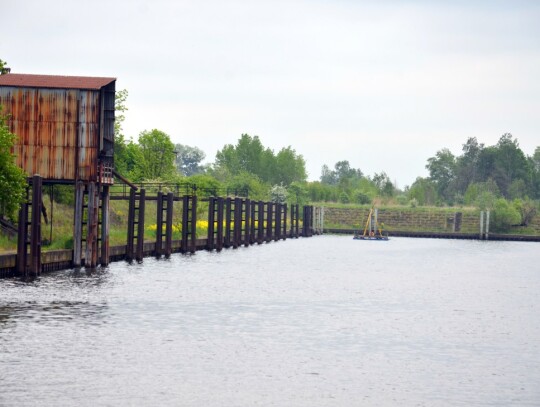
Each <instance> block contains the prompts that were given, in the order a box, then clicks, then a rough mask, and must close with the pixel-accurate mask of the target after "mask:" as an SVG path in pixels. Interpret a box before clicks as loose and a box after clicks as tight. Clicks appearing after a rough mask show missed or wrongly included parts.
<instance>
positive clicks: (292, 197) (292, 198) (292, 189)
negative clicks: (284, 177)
mask: <svg viewBox="0 0 540 407" xmlns="http://www.w3.org/2000/svg"><path fill="white" fill-rule="evenodd" d="M309 185H311V183H309V184H307V183H305V182H293V183H292V184H291V185H289V188H288V202H289V203H290V204H298V205H300V206H304V205H307V204H308V203H309V202H310V199H309V198H310V193H309V190H308V189H309Z"/></svg>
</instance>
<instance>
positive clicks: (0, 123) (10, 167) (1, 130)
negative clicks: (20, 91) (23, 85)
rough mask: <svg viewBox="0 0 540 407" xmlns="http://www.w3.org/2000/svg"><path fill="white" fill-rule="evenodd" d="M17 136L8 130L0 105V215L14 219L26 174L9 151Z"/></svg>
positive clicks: (24, 185) (23, 190)
mask: <svg viewBox="0 0 540 407" xmlns="http://www.w3.org/2000/svg"><path fill="white" fill-rule="evenodd" d="M16 139H17V136H16V135H15V134H13V133H11V132H10V131H9V127H8V125H7V118H6V116H4V115H2V109H1V106H0V215H1V216H3V217H4V216H6V217H8V218H10V219H11V220H15V217H16V213H17V210H18V209H19V205H20V203H21V202H22V201H23V198H24V193H25V188H26V174H25V173H24V171H23V170H22V169H20V168H19V167H17V165H15V162H14V158H15V156H14V155H13V153H12V152H11V149H12V147H13V145H14V144H15V140H16Z"/></svg>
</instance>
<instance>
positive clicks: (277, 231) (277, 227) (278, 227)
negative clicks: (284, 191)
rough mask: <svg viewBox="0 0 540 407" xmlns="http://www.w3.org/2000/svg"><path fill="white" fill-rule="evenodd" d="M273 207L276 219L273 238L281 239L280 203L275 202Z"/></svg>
mask: <svg viewBox="0 0 540 407" xmlns="http://www.w3.org/2000/svg"><path fill="white" fill-rule="evenodd" d="M274 207H275V208H276V221H275V224H274V240H276V241H277V240H279V239H281V204H280V203H275V204H274Z"/></svg>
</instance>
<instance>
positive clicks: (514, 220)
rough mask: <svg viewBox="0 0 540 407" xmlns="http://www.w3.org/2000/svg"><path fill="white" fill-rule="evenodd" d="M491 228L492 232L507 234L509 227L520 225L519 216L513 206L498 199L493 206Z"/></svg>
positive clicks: (504, 200)
mask: <svg viewBox="0 0 540 407" xmlns="http://www.w3.org/2000/svg"><path fill="white" fill-rule="evenodd" d="M490 223H491V227H492V229H493V231H494V232H507V231H508V230H509V229H510V227H511V226H513V225H518V224H520V223H521V215H520V213H519V211H518V210H517V209H516V208H515V206H514V205H512V204H511V203H509V202H508V201H507V200H506V199H503V198H499V199H497V200H495V202H494V204H493V217H492V221H491V222H490Z"/></svg>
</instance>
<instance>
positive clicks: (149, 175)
mask: <svg viewBox="0 0 540 407" xmlns="http://www.w3.org/2000/svg"><path fill="white" fill-rule="evenodd" d="M139 148H140V153H141V156H142V162H141V163H140V166H139V168H140V173H141V176H142V178H144V179H167V178H169V177H172V176H173V175H174V173H175V168H174V159H175V153H174V144H173V143H172V141H171V138H170V137H169V135H168V134H166V133H164V132H163V131H160V130H157V129H153V130H151V131H147V130H145V131H143V132H141V134H140V135H139Z"/></svg>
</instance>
